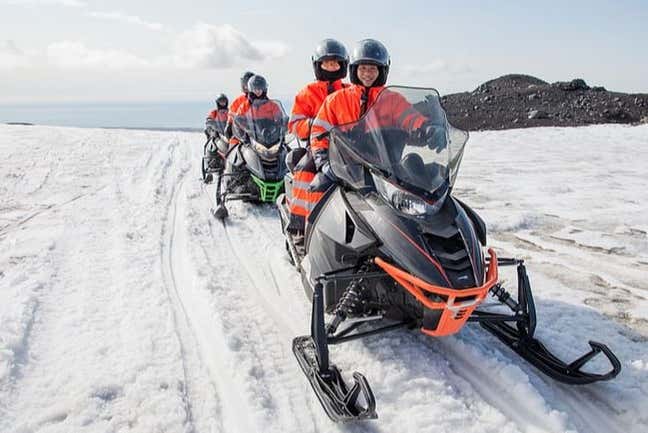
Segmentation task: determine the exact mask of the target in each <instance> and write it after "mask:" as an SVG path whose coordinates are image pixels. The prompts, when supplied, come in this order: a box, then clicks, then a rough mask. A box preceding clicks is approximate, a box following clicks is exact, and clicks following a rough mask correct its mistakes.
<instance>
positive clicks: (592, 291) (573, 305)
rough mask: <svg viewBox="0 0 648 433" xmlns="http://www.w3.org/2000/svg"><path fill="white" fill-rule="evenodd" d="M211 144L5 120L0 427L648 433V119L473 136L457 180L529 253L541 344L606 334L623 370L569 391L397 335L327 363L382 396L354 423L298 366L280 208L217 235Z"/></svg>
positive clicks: (233, 211)
mask: <svg viewBox="0 0 648 433" xmlns="http://www.w3.org/2000/svg"><path fill="white" fill-rule="evenodd" d="M203 139H204V136H203V135H202V134H199V133H186V132H150V131H132V130H105V129H78V128H62V127H43V126H32V127H26V126H8V125H1V126H0V161H2V163H1V164H0V179H1V182H0V199H1V200H0V431H1V432H20V433H23V432H24V433H27V432H146V433H149V432H199V433H202V432H208V433H215V432H223V433H233V432H245V433H248V432H256V431H259V432H261V431H263V432H282V433H284V432H339V431H343V432H365V431H370V432H389V433H393V432H457V431H462V432H471V433H486V432H492V433H514V432H523V433H537V432H582V433H590V432H619V433H620V432H624V433H643V432H645V431H648V411H647V410H646V408H648V283H647V278H646V277H648V219H647V217H646V215H647V214H648V192H647V191H648V189H647V188H646V187H645V186H646V185H648V171H647V170H646V162H648V148H647V147H646V143H648V125H644V126H637V127H626V126H616V125H605V126H594V127H587V128H543V129H524V130H511V131H499V132H481V133H474V134H472V137H471V139H470V141H469V143H468V147H467V150H466V154H465V156H464V159H463V166H462V168H461V170H460V173H459V178H458V181H457V185H456V189H455V194H456V195H457V196H458V197H460V198H461V199H463V200H464V201H466V202H467V203H468V204H470V205H471V206H472V207H473V208H475V209H476V210H477V211H478V212H479V213H480V214H481V216H482V217H483V218H484V219H485V220H486V222H487V224H488V227H489V243H490V244H491V245H492V246H493V247H495V249H496V250H497V251H498V252H499V254H500V256H516V257H520V258H523V259H525V260H526V263H527V268H528V271H529V273H530V278H531V284H532V286H533V288H534V294H535V297H536V303H537V307H538V315H539V318H538V320H539V323H538V332H537V335H538V337H539V338H540V339H541V340H542V341H543V342H545V343H546V344H547V345H548V347H549V348H550V349H552V350H553V351H555V352H556V353H557V354H558V355H560V356H562V357H564V358H565V359H574V358H576V357H577V356H579V355H580V354H582V353H584V352H585V351H587V350H588V345H587V341H588V340H589V339H593V340H597V341H601V342H604V343H606V344H608V345H609V346H610V348H612V350H614V351H615V353H616V354H617V356H618V357H619V359H620V360H621V362H622V364H623V371H622V372H621V374H620V375H619V376H618V377H617V378H616V379H614V380H612V381H609V382H603V383H596V384H592V385H586V386H567V385H563V384H559V383H556V382H555V381H552V380H551V379H549V378H547V377H545V376H543V375H542V374H540V373H539V372H538V371H537V370H536V369H534V368H533V367H532V366H530V365H529V364H527V363H526V362H525V361H523V360H522V359H519V358H518V357H517V356H516V355H515V354H514V353H513V352H512V351H511V350H509V349H507V348H506V347H504V346H503V345H502V344H500V343H499V341H497V340H496V338H494V337H492V336H491V335H490V334H488V333H486V332H485V331H484V330H482V329H481V328H480V327H478V326H475V325H472V324H470V325H467V326H466V327H465V328H464V329H463V330H462V331H461V332H460V333H459V334H457V335H455V336H452V337H446V338H441V339H433V338H429V337H426V336H424V335H423V334H421V333H419V332H417V331H407V330H401V331H395V332H393V333H389V334H382V335H378V336H374V337H370V338H367V339H364V340H362V341H354V342H351V343H348V344H346V345H342V346H335V347H333V348H332V350H331V356H332V360H333V362H335V363H336V364H337V365H338V366H339V367H340V368H341V369H342V370H343V373H344V374H345V375H346V377H349V376H350V374H351V372H353V371H356V370H357V371H360V372H362V373H363V374H365V376H366V377H367V378H368V380H369V382H370V384H371V385H372V388H373V390H374V392H375V394H376V399H377V404H378V407H377V410H378V414H379V419H378V420H375V421H368V422H364V423H356V424H350V425H336V424H334V423H332V422H331V421H330V420H329V419H328V418H327V416H326V415H325V413H324V411H323V410H322V408H321V407H320V404H319V402H318V400H317V398H316V397H315V395H314V394H313V393H312V391H311V389H310V386H309V384H308V382H307V381H306V379H305V378H304V376H303V374H302V372H301V370H300V368H299V366H298V364H297V362H296V360H295V359H294V357H293V354H292V351H291V341H292V338H293V337H295V336H297V335H303V334H306V333H308V330H309V316H310V304H309V302H308V300H307V299H306V296H305V295H304V292H303V289H302V287H301V283H300V279H299V276H298V274H297V273H296V271H295V270H294V269H293V268H292V267H291V266H290V264H289V263H288V261H287V258H286V255H285V252H284V243H283V239H282V235H281V231H280V224H279V219H278V215H277V212H276V210H275V209H273V208H272V207H270V206H259V207H255V206H251V205H246V204H242V203H233V204H232V205H231V207H230V220H229V222H228V223H227V224H226V225H225V226H223V225H222V224H221V223H220V222H217V221H216V220H215V219H214V218H213V217H212V216H211V214H210V207H211V206H212V204H213V195H214V191H213V187H212V186H205V185H203V184H202V182H201V181H200V170H199V164H200V158H201V153H202V145H203ZM504 278H505V279H506V280H507V281H508V285H509V286H510V285H511V284H514V283H515V278H514V275H513V273H512V272H510V273H505V274H504ZM595 367H596V366H595ZM604 367H605V366H602V367H601V368H604Z"/></svg>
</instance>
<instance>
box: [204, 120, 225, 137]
mask: <svg viewBox="0 0 648 433" xmlns="http://www.w3.org/2000/svg"><path fill="white" fill-rule="evenodd" d="M206 124H207V127H208V128H211V129H213V130H214V131H216V132H218V133H219V134H223V133H224V132H225V127H226V126H227V121H226V120H223V119H209V120H207V122H206Z"/></svg>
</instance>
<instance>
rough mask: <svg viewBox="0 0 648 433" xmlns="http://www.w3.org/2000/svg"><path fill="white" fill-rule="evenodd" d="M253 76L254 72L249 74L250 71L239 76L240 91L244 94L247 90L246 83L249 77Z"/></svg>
mask: <svg viewBox="0 0 648 433" xmlns="http://www.w3.org/2000/svg"><path fill="white" fill-rule="evenodd" d="M253 75H254V72H250V71H246V72H243V75H241V90H242V91H243V92H244V93H247V89H248V87H247V83H248V81H250V77H252V76H253Z"/></svg>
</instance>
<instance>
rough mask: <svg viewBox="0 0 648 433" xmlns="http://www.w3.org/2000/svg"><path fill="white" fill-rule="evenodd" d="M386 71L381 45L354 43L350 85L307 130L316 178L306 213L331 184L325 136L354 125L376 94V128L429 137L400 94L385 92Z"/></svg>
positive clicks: (330, 98) (419, 117)
mask: <svg viewBox="0 0 648 433" xmlns="http://www.w3.org/2000/svg"><path fill="white" fill-rule="evenodd" d="M389 67H390V58H389V53H388V51H387V48H385V46H384V45H383V44H382V43H381V42H379V41H377V40H375V39H364V40H362V41H360V42H358V43H357V44H356V46H355V48H354V50H353V54H352V56H351V64H350V65H349V79H350V81H351V83H352V85H351V86H350V87H348V88H346V89H343V90H340V91H338V92H335V93H333V94H332V95H330V96H328V97H327V98H326V100H325V101H324V103H323V104H322V107H321V108H320V110H319V111H318V113H317V116H316V118H315V121H314V122H313V124H312V127H311V153H312V155H313V159H314V162H315V166H316V168H317V170H318V174H317V175H316V176H315V178H314V179H313V181H312V182H311V184H310V187H309V194H308V200H307V201H308V206H309V210H311V209H312V208H313V207H314V206H315V205H316V204H317V202H318V201H319V200H320V199H321V197H322V196H323V195H324V192H325V191H326V190H327V189H328V187H330V186H331V184H332V182H333V181H334V179H333V175H332V173H331V172H330V170H329V165H328V146H329V141H328V132H329V131H330V130H331V129H333V128H334V127H335V126H338V125H343V124H346V123H352V122H356V121H358V120H359V119H360V117H362V115H363V114H364V113H366V112H367V109H369V107H371V106H372V105H373V104H374V103H375V101H376V98H377V97H378V95H379V94H381V105H380V108H381V110H380V111H374V112H373V114H374V118H375V119H374V121H375V122H376V127H377V128H380V127H385V126H398V127H401V128H403V129H406V130H408V131H412V134H413V135H416V136H418V137H420V138H421V139H424V138H425V135H426V134H428V133H429V134H431V133H433V131H434V128H433V127H431V126H429V125H427V124H426V121H427V119H426V118H425V117H424V116H423V115H421V114H420V113H419V112H418V111H417V110H416V109H415V108H414V107H413V106H412V105H411V104H410V103H409V102H408V101H407V100H406V99H405V98H404V97H403V96H402V95H401V94H399V93H397V92H392V91H389V90H388V89H387V90H386V89H385V83H386V82H387V76H388V74H389ZM384 92H386V93H384ZM383 107H384V108H383Z"/></svg>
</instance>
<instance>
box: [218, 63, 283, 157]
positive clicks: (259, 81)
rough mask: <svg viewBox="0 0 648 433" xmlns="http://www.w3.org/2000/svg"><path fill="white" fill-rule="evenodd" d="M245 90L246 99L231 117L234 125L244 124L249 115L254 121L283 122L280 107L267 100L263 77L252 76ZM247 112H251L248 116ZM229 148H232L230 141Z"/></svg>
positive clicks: (265, 82)
mask: <svg viewBox="0 0 648 433" xmlns="http://www.w3.org/2000/svg"><path fill="white" fill-rule="evenodd" d="M247 88H248V93H247V98H246V99H245V100H244V101H243V102H242V103H241V105H240V106H239V107H238V109H237V110H236V112H235V113H234V115H233V117H232V118H233V122H234V123H237V122H244V121H245V119H246V118H247V117H249V116H250V115H251V117H252V118H255V119H271V120H280V121H284V117H283V111H282V109H281V107H280V106H279V105H278V104H276V103H275V102H274V101H271V100H270V99H268V82H267V81H266V79H265V78H264V77H262V76H261V75H253V76H252V77H251V78H250V79H249V81H248V83H247ZM249 111H251V113H250V114H248V112H249ZM233 138H236V137H233ZM239 138H241V137H239ZM238 141H239V140H237V143H238ZM230 147H232V142H231V140H230Z"/></svg>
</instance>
